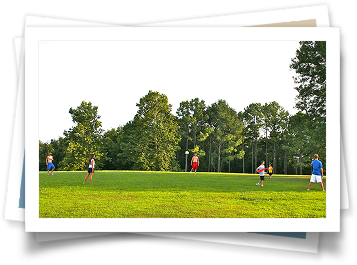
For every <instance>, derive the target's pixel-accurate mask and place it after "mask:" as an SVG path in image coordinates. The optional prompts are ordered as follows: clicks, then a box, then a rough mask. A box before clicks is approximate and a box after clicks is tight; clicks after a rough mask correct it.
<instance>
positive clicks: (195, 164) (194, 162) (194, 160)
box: [190, 153, 200, 174]
mask: <svg viewBox="0 0 357 265" xmlns="http://www.w3.org/2000/svg"><path fill="white" fill-rule="evenodd" d="M191 165H192V168H191V171H190V173H192V170H193V169H194V170H195V174H196V172H197V169H198V166H199V165H200V160H199V159H198V156H197V153H195V154H194V155H193V157H192V159H191Z"/></svg>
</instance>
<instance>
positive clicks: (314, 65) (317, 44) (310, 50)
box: [290, 41, 326, 118]
mask: <svg viewBox="0 0 357 265" xmlns="http://www.w3.org/2000/svg"><path fill="white" fill-rule="evenodd" d="M291 61H292V63H291V64H290V69H293V70H295V72H296V74H297V76H295V77H294V82H295V84H297V87H295V89H296V90H297V91H298V93H299V94H298V96H297V97H296V100H297V102H296V107H297V108H298V109H299V110H301V111H303V112H305V113H306V114H308V115H313V116H314V117H321V118H323V117H326V42H325V41H300V47H299V48H298V49H297V51H296V57H294V58H292V60H291Z"/></svg>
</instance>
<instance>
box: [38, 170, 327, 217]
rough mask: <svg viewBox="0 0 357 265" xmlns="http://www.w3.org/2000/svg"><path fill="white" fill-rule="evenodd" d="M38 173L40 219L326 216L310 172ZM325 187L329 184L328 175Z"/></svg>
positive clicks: (320, 193) (324, 204)
mask: <svg viewBox="0 0 357 265" xmlns="http://www.w3.org/2000/svg"><path fill="white" fill-rule="evenodd" d="M85 176H86V172H84V171H82V172H80V171H76V172H64V171H62V172H60V171H57V172H56V171H55V172H54V175H53V176H52V175H49V176H48V175H47V172H40V174H39V177H40V194H39V195H40V201H39V203H40V205H39V206H40V211H39V217H40V218H325V217H326V193H325V192H322V191H321V187H320V185H319V184H316V183H315V184H313V185H312V187H311V190H310V191H306V189H307V187H308V184H309V179H310V176H283V175H275V176H274V175H273V178H272V179H269V176H266V177H265V181H264V187H261V186H256V185H255V184H256V183H257V182H258V181H259V175H258V174H255V175H253V174H228V173H205V172H198V173H197V174H196V175H195V174H189V173H176V172H135V171H96V172H95V173H94V175H93V181H92V184H89V179H88V180H87V183H86V184H85V185H83V184H82V183H83V179H84V177H85ZM324 185H325V189H326V183H325V179H324Z"/></svg>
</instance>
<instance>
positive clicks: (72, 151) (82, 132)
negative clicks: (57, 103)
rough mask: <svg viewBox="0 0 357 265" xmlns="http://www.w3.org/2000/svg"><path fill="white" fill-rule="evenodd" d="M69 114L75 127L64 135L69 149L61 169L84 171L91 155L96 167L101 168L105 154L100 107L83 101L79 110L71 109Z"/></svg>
mask: <svg viewBox="0 0 357 265" xmlns="http://www.w3.org/2000/svg"><path fill="white" fill-rule="evenodd" d="M69 113H70V114H71V116H72V121H73V122H74V123H75V126H73V127H72V128H70V129H69V130H68V131H64V133H63V134H64V135H65V140H66V141H67V149H66V155H65V156H64V158H63V160H62V162H61V167H62V168H63V169H64V170H83V169H85V168H86V167H87V160H88V158H89V155H90V154H91V153H94V154H95V155H96V167H97V168H100V167H101V165H102V164H103V162H104V161H102V160H104V159H105V154H104V151H103V145H102V142H101V140H102V132H103V129H102V122H101V121H100V120H99V119H100V115H99V114H98V107H97V106H93V105H92V103H91V102H85V101H82V103H81V105H79V106H78V107H77V108H75V109H74V108H70V109H69Z"/></svg>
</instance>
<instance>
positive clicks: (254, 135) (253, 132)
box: [243, 103, 264, 173]
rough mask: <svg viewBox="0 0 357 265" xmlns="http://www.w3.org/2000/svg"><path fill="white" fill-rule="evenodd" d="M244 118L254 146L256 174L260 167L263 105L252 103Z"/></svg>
mask: <svg viewBox="0 0 357 265" xmlns="http://www.w3.org/2000/svg"><path fill="white" fill-rule="evenodd" d="M243 117H244V120H245V121H246V124H247V126H246V132H247V133H246V135H247V137H249V138H250V142H251V144H252V173H254V172H255V171H254V170H255V168H257V166H258V139H259V137H260V129H261V128H262V126H263V118H264V116H263V111H262V105H261V103H251V104H249V105H248V106H247V107H245V108H244V113H243Z"/></svg>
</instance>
